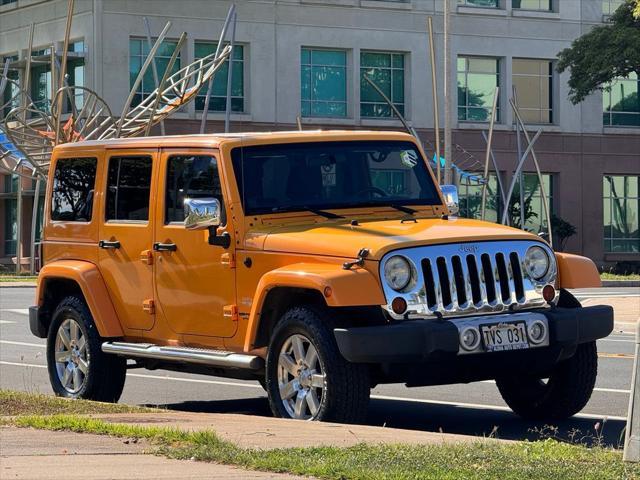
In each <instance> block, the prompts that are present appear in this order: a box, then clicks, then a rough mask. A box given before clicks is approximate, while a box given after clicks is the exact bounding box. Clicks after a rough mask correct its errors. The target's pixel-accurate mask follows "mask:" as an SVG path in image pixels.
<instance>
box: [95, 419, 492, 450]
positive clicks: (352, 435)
mask: <svg viewBox="0 0 640 480" xmlns="http://www.w3.org/2000/svg"><path fill="white" fill-rule="evenodd" d="M91 418H96V419H100V420H103V421H105V422H109V423H122V424H128V425H136V426H139V427H162V428H175V429H179V430H190V431H198V430H214V431H215V432H216V434H217V435H218V436H219V437H220V438H221V439H223V440H227V441H230V442H232V443H235V444H236V445H238V446H240V447H245V448H260V449H273V448H292V447H301V448H303V447H319V446H335V447H348V446H351V445H356V444H358V443H375V444H379V443H389V444H395V443H404V444H423V445H424V444H442V443H465V442H477V441H479V440H482V439H479V438H478V437H472V436H466V435H453V434H447V433H434V432H423V431H418V430H401V429H397V428H386V427H373V426H369V425H342V424H337V423H326V422H301V421H297V420H283V419H280V418H272V417H259V418H256V417H254V416H251V415H239V414H231V413H192V412H166V413H164V412H161V413H143V414H139V413H122V414H117V415H91Z"/></svg>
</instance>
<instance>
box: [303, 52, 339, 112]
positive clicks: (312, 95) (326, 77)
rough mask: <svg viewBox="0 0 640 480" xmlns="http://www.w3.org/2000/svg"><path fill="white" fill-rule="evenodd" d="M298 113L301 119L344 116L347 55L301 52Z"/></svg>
mask: <svg viewBox="0 0 640 480" xmlns="http://www.w3.org/2000/svg"><path fill="white" fill-rule="evenodd" d="M300 64H301V79H300V82H301V110H302V116H303V117H346V116H347V52H345V51H344V50H314V49H310V48H303V49H302V51H301V53H300Z"/></svg>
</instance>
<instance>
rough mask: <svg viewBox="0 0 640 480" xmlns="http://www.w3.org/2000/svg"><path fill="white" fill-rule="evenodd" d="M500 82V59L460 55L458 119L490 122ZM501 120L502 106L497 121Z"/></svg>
mask: <svg viewBox="0 0 640 480" xmlns="http://www.w3.org/2000/svg"><path fill="white" fill-rule="evenodd" d="M499 84H500V61H499V60H498V59H497V58H490V57H458V120H460V121H471V122H488V121H489V119H490V118H491V109H492V108H493V96H494V95H495V90H496V87H497V86H498V85H499ZM499 120H500V107H499V105H498V109H497V112H496V121H499Z"/></svg>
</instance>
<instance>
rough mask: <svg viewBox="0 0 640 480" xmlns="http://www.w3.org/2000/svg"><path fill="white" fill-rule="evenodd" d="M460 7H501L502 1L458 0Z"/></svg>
mask: <svg viewBox="0 0 640 480" xmlns="http://www.w3.org/2000/svg"><path fill="white" fill-rule="evenodd" d="M458 3H459V4H460V5H469V6H471V7H489V8H498V7H500V0H458Z"/></svg>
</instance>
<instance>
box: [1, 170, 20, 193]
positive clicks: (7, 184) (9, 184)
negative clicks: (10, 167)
mask: <svg viewBox="0 0 640 480" xmlns="http://www.w3.org/2000/svg"><path fill="white" fill-rule="evenodd" d="M3 176H4V190H3V193H15V192H17V191H18V182H19V181H20V177H19V176H18V175H9V174H5V175H3Z"/></svg>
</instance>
